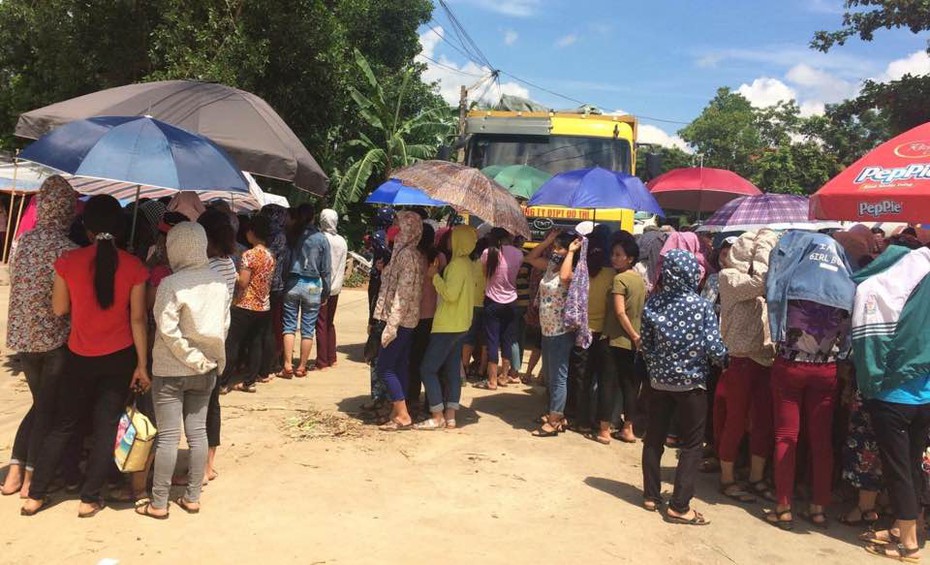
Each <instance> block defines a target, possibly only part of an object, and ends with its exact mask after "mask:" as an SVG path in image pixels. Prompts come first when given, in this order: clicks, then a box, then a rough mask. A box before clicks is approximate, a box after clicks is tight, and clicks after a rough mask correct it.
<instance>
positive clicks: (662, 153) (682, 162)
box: [636, 146, 694, 182]
mask: <svg viewBox="0 0 930 565" xmlns="http://www.w3.org/2000/svg"><path fill="white" fill-rule="evenodd" d="M647 154H653V155H655V156H656V157H658V159H659V170H658V175H661V174H663V173H667V172H669V171H671V170H672V169H680V168H682V167H691V166H693V165H694V155H691V154H690V153H686V152H684V151H682V150H681V149H679V148H677V147H658V146H653V147H649V146H642V147H640V148H639V149H638V150H637V152H636V175H637V176H638V177H639V178H640V179H642V181H643V182H648V181H650V180H652V179H651V178H650V177H649V170H648V168H647V167H646V159H647V157H646V156H647ZM658 175H656V176H658Z"/></svg>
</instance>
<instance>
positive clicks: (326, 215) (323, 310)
mask: <svg viewBox="0 0 930 565" xmlns="http://www.w3.org/2000/svg"><path fill="white" fill-rule="evenodd" d="M337 225H339V214H337V213H336V211H335V210H331V209H329V208H327V209H325V210H323V211H322V212H320V231H322V232H323V235H324V236H325V237H326V240H327V241H329V254H330V261H331V262H330V270H329V299H328V300H327V301H326V302H325V303H323V304H322V305H321V306H320V313H319V315H318V316H317V318H316V363H315V364H314V368H315V369H316V370H320V369H327V368H329V367H333V366H335V365H336V324H335V319H336V304H337V303H338V302H339V293H340V292H341V291H342V283H343V281H344V280H345V274H346V256H347V255H348V254H349V246H348V245H347V244H346V240H345V238H344V237H342V236H341V235H339V234H338V233H337V232H336V226H337Z"/></svg>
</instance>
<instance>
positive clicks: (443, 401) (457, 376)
mask: <svg viewBox="0 0 930 565" xmlns="http://www.w3.org/2000/svg"><path fill="white" fill-rule="evenodd" d="M464 339H465V332H461V333H443V334H433V335H432V336H430V340H429V346H428V347H427V348H426V354H425V355H424V356H423V364H422V365H420V378H421V379H423V386H425V387H426V400H427V401H428V402H429V411H430V412H433V413H435V412H442V409H443V407H445V408H447V409H449V410H458V409H459V400H461V398H462V382H461V378H462V371H461V365H462V342H463V341H464ZM440 371H442V377H443V385H445V386H441V385H440V384H439V372H440ZM443 390H445V394H443Z"/></svg>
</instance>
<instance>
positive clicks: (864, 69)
mask: <svg viewBox="0 0 930 565" xmlns="http://www.w3.org/2000/svg"><path fill="white" fill-rule="evenodd" d="M799 61H804V62H805V63H806V64H808V65H810V66H811V67H814V68H817V69H822V70H826V71H830V72H831V73H833V74H836V75H838V76H840V77H842V78H844V79H847V80H856V79H859V78H861V77H862V75H863V74H869V73H872V72H875V71H877V70H878V69H879V68H880V66H879V65H878V63H876V61H874V60H871V59H865V58H863V57H861V56H853V55H848V54H845V53H843V52H842V51H841V50H840V51H837V50H833V51H830V52H829V53H821V52H819V51H812V50H810V49H809V48H807V47H802V46H798V45H769V46H764V47H760V48H755V49H741V48H733V49H712V50H705V51H701V52H699V53H697V54H696V58H695V64H696V65H697V66H698V67H702V68H714V67H719V66H721V65H723V64H726V65H727V66H728V67H731V68H736V67H740V68H758V67H759V66H760V65H766V66H769V67H775V68H779V69H789V68H791V67H793V66H795V65H797V64H798V62H799Z"/></svg>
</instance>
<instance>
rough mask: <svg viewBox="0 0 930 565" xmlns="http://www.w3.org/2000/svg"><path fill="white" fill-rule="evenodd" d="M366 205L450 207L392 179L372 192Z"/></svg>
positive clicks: (366, 200)
mask: <svg viewBox="0 0 930 565" xmlns="http://www.w3.org/2000/svg"><path fill="white" fill-rule="evenodd" d="M365 203H366V204H386V205H388V206H434V207H437V208H438V207H441V206H448V205H449V204H448V203H446V202H443V201H442V200H435V199H433V198H430V197H429V196H427V195H426V193H425V192H423V191H422V190H420V189H418V188H411V187H409V186H406V185H404V184H401V182H400V181H399V180H397V179H390V180H388V181H387V182H385V183H384V184H382V185H381V186H379V187H378V188H376V189H375V191H374V192H372V193H371V194H370V195H369V196H368V198H366V199H365Z"/></svg>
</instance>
